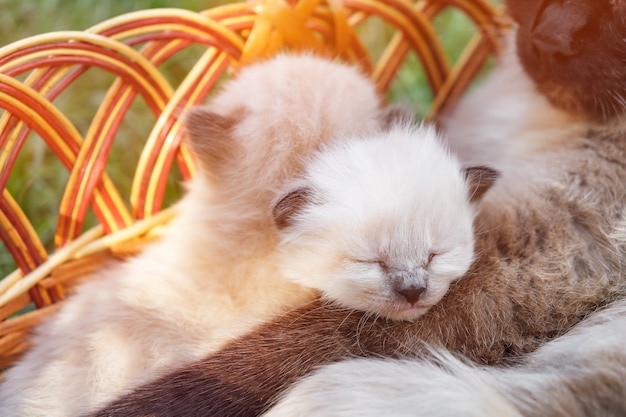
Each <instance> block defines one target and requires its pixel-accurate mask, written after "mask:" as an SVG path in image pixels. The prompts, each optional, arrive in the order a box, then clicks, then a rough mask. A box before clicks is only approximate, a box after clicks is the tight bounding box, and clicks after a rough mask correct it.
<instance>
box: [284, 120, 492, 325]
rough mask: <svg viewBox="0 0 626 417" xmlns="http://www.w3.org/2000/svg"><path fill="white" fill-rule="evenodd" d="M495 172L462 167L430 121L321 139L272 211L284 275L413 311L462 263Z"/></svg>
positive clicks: (360, 301) (463, 267)
mask: <svg viewBox="0 0 626 417" xmlns="http://www.w3.org/2000/svg"><path fill="white" fill-rule="evenodd" d="M495 178H496V173H495V172H494V171H493V170H491V169H489V168H485V167H472V168H468V169H467V170H465V171H464V172H463V170H462V169H461V167H460V165H459V163H458V161H457V160H456V158H455V157H453V156H452V155H451V154H450V153H449V152H448V151H447V150H446V149H445V148H444V147H443V146H442V144H441V140H440V139H439V138H438V137H437V135H436V133H435V131H434V129H432V128H428V127H409V126H401V125H397V126H395V127H392V128H391V130H390V131H388V132H384V133H381V134H379V135H378V136H374V137H372V138H365V139H363V140H354V139H346V140H344V141H341V142H339V143H337V144H333V145H332V146H329V147H326V148H325V149H323V150H322V151H320V152H318V153H317V155H315V157H314V158H313V160H312V161H311V162H310V163H309V164H308V165H307V167H306V171H305V174H304V175H303V178H302V179H300V180H299V181H298V182H297V183H296V184H294V185H293V188H292V189H291V190H290V191H289V192H288V193H286V194H285V195H283V196H282V197H281V198H280V199H279V201H278V202H277V204H276V207H275V210H274V213H275V216H276V219H277V224H278V225H279V226H280V227H281V228H282V231H283V241H282V243H281V245H280V248H279V249H280V254H281V255H282V267H283V269H284V271H285V274H286V276H287V277H288V278H290V279H292V280H294V281H295V282H298V283H300V284H302V285H303V286H306V287H311V288H315V289H318V290H321V291H322V292H323V293H324V295H325V296H326V297H327V298H329V299H331V300H335V301H336V302H337V303H338V304H340V305H343V306H345V307H348V308H353V309H358V310H364V311H369V312H373V313H376V314H378V315H381V316H385V317H389V318H394V319H399V320H411V319H416V318H418V317H419V316H421V315H423V314H424V313H425V312H426V311H427V310H428V309H429V308H430V307H432V306H433V305H434V304H436V303H437V302H438V301H439V300H440V299H441V298H442V297H443V295H444V294H445V293H446V292H447V290H448V287H449V286H450V284H451V283H452V282H453V281H455V280H456V279H458V278H460V277H461V276H462V275H463V274H464V273H465V272H467V270H468V268H469V266H470V264H471V263H472V261H473V258H474V235H473V226H472V224H473V220H474V214H475V210H474V206H473V203H475V202H476V201H478V200H479V199H480V197H482V195H483V194H484V192H485V191H487V189H488V188H489V187H490V186H491V185H492V184H493V182H494V180H495ZM470 200H471V201H470Z"/></svg>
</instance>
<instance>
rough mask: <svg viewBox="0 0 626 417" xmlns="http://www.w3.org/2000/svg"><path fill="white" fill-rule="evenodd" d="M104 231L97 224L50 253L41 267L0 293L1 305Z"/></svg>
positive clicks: (22, 291) (25, 289) (21, 292)
mask: <svg viewBox="0 0 626 417" xmlns="http://www.w3.org/2000/svg"><path fill="white" fill-rule="evenodd" d="M102 233H103V228H102V226H96V227H94V228H92V229H91V230H88V231H87V232H85V233H84V234H82V235H81V236H79V237H78V238H77V239H76V240H74V241H72V242H70V243H68V244H67V245H65V246H64V247H62V248H59V249H57V251H56V252H55V253H53V254H52V255H50V257H49V258H48V259H47V260H46V261H45V262H44V263H42V264H41V265H40V266H39V268H37V269H35V270H34V271H32V272H30V273H29V274H27V275H26V276H25V277H24V278H23V279H21V280H20V281H18V282H16V283H15V284H13V285H12V286H11V287H10V288H9V289H8V290H7V291H5V292H4V293H3V294H1V295H0V307H2V306H4V305H5V304H7V303H8V302H9V301H11V300H12V299H13V298H15V297H17V296H18V295H21V294H24V293H25V292H27V291H28V290H30V288H31V287H33V286H34V285H35V284H37V282H39V281H40V280H41V279H43V278H44V277H45V276H47V275H48V274H50V272H51V271H52V269H54V267H55V266H56V265H59V264H61V263H63V262H65V261H66V260H68V259H71V258H72V256H73V255H74V253H76V251H77V250H78V249H80V248H81V247H82V246H84V245H85V244H86V243H88V242H91V241H92V240H94V239H96V238H98V237H99V236H101V235H102Z"/></svg>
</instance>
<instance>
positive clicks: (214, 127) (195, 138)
mask: <svg viewBox="0 0 626 417" xmlns="http://www.w3.org/2000/svg"><path fill="white" fill-rule="evenodd" d="M239 120H240V118H239V117H235V116H222V115H219V114H217V113H214V112H212V111H210V110H209V109H208V108H206V107H202V106H197V107H193V108H191V109H190V110H189V112H188V113H187V115H186V117H185V127H186V129H187V140H186V143H187V144H188V145H189V147H190V148H191V150H192V152H193V153H194V154H195V155H196V157H197V161H198V163H199V164H200V165H201V166H202V167H203V168H204V169H205V170H207V171H209V172H216V171H218V170H219V169H220V168H222V167H223V166H224V165H225V164H229V163H230V162H231V161H233V159H235V158H236V157H237V155H236V153H237V152H236V144H235V143H234V141H233V140H232V139H231V138H232V129H233V127H234V126H235V125H236V124H237V122H238V121H239Z"/></svg>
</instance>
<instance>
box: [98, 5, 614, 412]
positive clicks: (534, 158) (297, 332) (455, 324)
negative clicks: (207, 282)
mask: <svg viewBox="0 0 626 417" xmlns="http://www.w3.org/2000/svg"><path fill="white" fill-rule="evenodd" d="M552 3H555V4H556V2H541V4H542V6H541V7H539V8H538V9H537V15H536V16H535V17H534V18H532V19H528V20H520V24H521V25H522V26H524V27H525V25H532V26H535V25H537V24H540V23H541V22H543V21H544V20H546V19H548V20H549V19H551V18H553V16H554V15H552V14H551V13H552V12H549V13H548V10H553V9H552V7H556V6H552ZM582 3H586V2H582ZM520 4H521V3H520ZM524 4H527V5H529V6H530V5H531V4H532V5H534V4H537V5H539V2H535V1H532V2H526V3H524ZM575 4H581V2H564V3H562V4H561V2H559V5H562V6H563V7H567V5H569V7H574V8H575V10H574V11H572V13H578V12H577V10H578V9H577V8H576V7H575V6H574V5H575ZM594 4H598V3H594ZM601 6H602V13H603V16H605V17H606V16H608V20H607V21H606V22H603V24H602V27H603V28H604V27H607V28H608V29H600V25H591V26H590V30H591V32H592V33H591V34H590V35H588V36H589V37H587V38H585V39H584V41H585V42H589V43H590V45H589V46H585V49H584V51H585V53H590V54H592V56H595V57H602V56H606V57H607V59H606V62H607V63H608V64H611V65H613V64H615V62H618V63H619V62H620V61H623V59H624V57H626V53H625V52H624V49H623V48H624V47H623V39H624V38H625V37H626V36H625V34H624V31H625V30H626V27H624V26H623V25H621V22H623V17H624V16H626V12H625V10H624V8H625V7H626V5H625V4H624V3H623V2H609V1H603V2H602V3H601ZM519 8H520V9H522V6H521V5H520V6H519ZM526 10H531V9H526ZM565 10H567V9H565ZM594 13H595V12H594ZM593 16H595V14H591V15H589V16H588V18H590V19H591V18H593ZM583 20H584V19H583ZM576 27H577V26H572V30H574V29H575V28H576ZM594 28H595V29H594ZM544 31H545V29H544ZM525 33H528V32H526V31H524V30H523V29H520V31H519V34H520V35H519V36H520V39H519V40H518V43H523V42H525V41H524V40H523V39H521V37H523V36H525ZM605 46H607V47H606V48H605ZM536 53H537V59H548V58H547V57H544V55H545V54H546V53H547V52H546V50H545V49H540V48H537V52H536ZM520 55H521V58H522V61H523V62H526V64H525V65H526V66H528V65H529V64H528V62H529V61H528V58H525V57H524V53H521V54H520ZM614 56H615V57H617V58H616V59H613V58H612V57H614ZM556 57H558V59H563V57H562V56H559V55H556ZM506 59H507V60H508V61H507V62H503V63H502V64H501V66H500V67H499V68H498V69H497V71H496V73H495V74H494V75H493V76H492V77H491V78H490V80H488V81H487V83H486V84H485V85H484V86H483V87H482V88H481V89H478V90H477V91H476V93H475V94H473V95H472V96H470V97H469V98H468V100H466V101H465V104H464V105H463V104H462V105H461V107H460V108H459V110H458V111H457V114H456V115H455V119H456V126H457V127H456V128H452V125H451V123H450V122H449V123H448V124H447V127H448V128H449V134H450V136H451V138H450V144H451V146H452V147H453V148H454V149H458V150H459V151H460V152H461V153H460V155H461V158H462V159H463V160H466V161H469V162H470V163H471V164H482V163H486V162H489V165H490V166H493V167H495V168H496V169H498V170H500V171H502V178H501V179H499V180H498V182H497V183H496V185H495V186H494V187H493V189H491V190H490V191H489V193H487V194H486V196H485V199H484V200H483V202H482V203H481V206H480V211H479V213H478V216H477V218H476V221H475V229H476V231H477V233H478V234H477V241H476V253H477V255H478V259H477V261H476V262H475V263H474V264H473V266H472V267H471V268H470V271H469V272H468V273H467V274H466V276H465V277H464V278H463V279H461V280H460V281H458V283H456V284H455V285H453V286H452V287H451V288H450V291H449V292H448V294H447V295H446V296H445V297H444V298H443V299H442V300H441V302H440V303H439V304H437V305H436V306H435V307H433V308H432V309H431V310H430V311H429V312H428V313H427V314H426V315H424V316H423V317H422V318H421V319H420V320H419V321H417V322H416V323H413V324H410V323H400V322H389V321H383V320H376V319H373V318H371V317H367V316H366V315H363V314H361V313H357V312H353V311H345V310H342V309H338V308H337V307H335V306H333V305H329V304H327V303H324V302H317V303H314V304H312V305H310V306H308V307H306V308H302V309H300V310H297V311H293V312H291V313H289V314H286V315H284V316H283V317H280V318H279V319H277V320H275V321H274V322H272V323H268V324H266V325H264V326H263V327H260V328H259V329H257V330H255V331H254V332H253V333H252V334H251V335H249V336H246V337H245V338H241V339H239V340H236V341H233V342H231V343H230V344H229V345H228V346H226V347H225V348H224V349H222V350H221V351H220V352H219V353H217V354H215V355H214V356H211V357H208V358H206V359H204V360H202V361H198V362H196V363H194V364H190V365H187V366H185V367H183V368H182V369H180V370H178V371H175V372H173V373H172V374H169V375H165V376H164V377H163V378H162V379H160V380H157V381H155V382H154V383H151V384H147V385H145V386H143V387H141V388H139V389H136V390H135V391H134V392H132V393H129V394H128V395H126V396H125V397H123V398H121V399H119V400H118V401H116V402H115V403H113V404H112V405H110V406H109V407H107V408H106V409H105V410H103V411H101V412H100V413H98V414H96V415H97V416H140V415H141V416H143V415H151V416H166V415H177V416H192V415H194V416H196V415H202V416H234V415H237V416H255V415H258V414H260V413H261V412H262V411H263V410H266V409H267V408H268V407H269V406H270V405H271V404H272V403H273V402H274V401H275V400H276V395H277V394H279V393H280V392H281V391H283V390H284V389H286V388H287V387H288V385H289V384H290V383H292V382H295V381H296V380H297V379H298V378H300V377H302V376H304V375H306V374H307V373H309V372H310V371H312V370H313V369H314V368H315V367H316V366H319V365H323V364H328V363H331V362H334V361H337V360H340V359H343V358H346V357H350V356H353V355H356V356H386V357H390V356H391V357H393V356H395V357H399V356H400V357H402V356H405V355H407V354H416V353H419V352H425V351H427V350H428V349H425V348H424V343H427V344H430V345H431V346H435V347H438V346H445V347H447V348H449V349H450V350H451V351H453V352H455V353H461V354H463V355H465V356H467V357H468V358H469V359H471V360H474V361H477V362H478V363H480V364H498V363H504V362H506V361H507V359H508V358H511V357H514V356H516V355H520V354H523V353H527V352H531V351H533V350H534V349H536V348H537V347H538V346H540V345H541V344H542V343H543V342H545V341H547V340H550V339H552V338H554V337H555V336H558V335H560V334H563V333H564V332H566V331H567V330H568V329H570V328H571V327H572V326H574V325H575V324H576V323H578V322H579V321H580V320H581V319H583V318H584V317H585V316H586V315H588V314H589V313H591V312H592V311H595V310H596V309H598V307H600V306H602V305H604V304H606V303H609V302H610V301H611V300H613V299H616V298H620V297H623V296H624V290H626V288H625V282H624V276H623V271H624V268H625V267H626V265H625V264H624V263H625V262H626V236H625V234H624V230H626V211H625V208H626V204H625V203H626V201H625V198H626V140H625V138H626V132H625V131H624V128H623V126H624V121H625V119H626V116H625V115H624V114H625V113H624V107H623V106H621V107H618V108H615V107H616V106H614V105H613V104H611V103H615V101H612V99H610V98H609V97H613V96H614V95H616V96H617V97H620V96H621V94H622V93H621V91H620V89H621V88H623V83H621V81H619V80H620V79H623V72H624V67H623V66H622V65H621V63H620V64H619V65H614V66H612V67H610V68H606V69H602V70H598V71H593V72H588V73H587V74H584V73H581V72H579V71H580V68H584V62H585V57H584V55H569V56H568V57H567V58H566V59H567V60H568V61H569V62H570V65H562V66H560V67H559V68H560V70H559V71H558V72H555V73H554V74H551V73H550V70H549V67H546V66H543V67H538V68H535V69H534V70H529V72H530V75H531V76H532V79H535V80H541V79H548V80H550V79H552V80H553V81H554V83H553V84H547V85H543V84H542V83H541V82H535V81H532V79H529V78H528V76H527V75H526V73H525V72H524V71H523V70H522V67H521V66H520V63H519V62H518V61H517V60H516V55H515V54H514V53H511V54H509V55H508V56H507V57H506ZM533 71H537V74H535V75H533ZM614 74H615V75H614ZM620 74H622V75H620ZM557 76H558V77H564V79H567V80H568V82H567V83H562V82H560V81H555V78H556V77H557ZM616 76H617V77H618V78H617V80H618V81H619V82H620V84H619V85H617V86H615V85H614V84H612V83H611V82H614V81H615V80H616V78H615V77H616ZM594 77H598V78H601V79H600V80H598V81H597V82H593V81H592V80H593V78H594ZM590 80H591V81H590ZM588 81H589V82H592V83H593V85H594V86H597V87H598V90H596V89H589V88H582V87H581V85H585V86H587V87H588V84H586V83H587V82H588ZM535 86H538V87H539V88H540V90H539V91H540V92H542V93H543V94H545V95H542V94H540V93H538V91H537V90H536V88H535ZM552 91H560V93H559V94H554V93H552ZM570 91H571V92H574V93H572V94H570V93H569V92H570ZM546 96H547V97H549V100H548V99H547V98H546ZM588 97H592V98H588ZM593 97H595V98H593ZM594 100H598V101H603V100H609V101H606V102H605V101H603V103H605V104H600V105H597V106H589V105H588V103H591V102H593V101H594ZM608 108H612V109H613V110H614V114H613V115H612V116H611V114H610V113H609V112H607V111H606V110H602V111H598V109H608ZM589 328H593V326H590V327H589ZM603 328H604V330H602V328H601V329H600V330H599V333H600V334H603V332H604V331H607V332H610V331H612V328H609V327H603ZM594 332H595V330H594ZM574 334H575V333H574ZM552 346H556V347H557V348H559V346H563V345H561V344H559V343H557V342H555V344H554V345H552ZM597 346H599V347H600V348H602V345H601V344H598V345H597ZM564 351H566V350H564ZM544 352H545V351H541V352H540V353H539V354H538V355H539V357H542V356H543V355H544ZM612 354H615V355H617V356H614V357H615V358H616V362H613V363H617V364H620V363H622V362H620V361H621V359H620V356H619V354H620V352H619V350H618V351H614V352H613V353H612ZM598 358H600V359H602V356H599V357H598ZM593 363H594V361H593V360H591V363H589V362H583V363H581V365H584V370H583V372H587V373H588V374H589V375H593V372H595V371H596V370H594V366H595V365H593ZM575 364H576V365H578V363H575ZM555 366H557V367H559V364H556V365H555ZM550 369H554V368H550ZM559 369H560V372H561V376H564V377H565V378H570V377H569V376H568V374H567V372H568V371H567V370H568V369H569V365H568V364H567V363H566V364H564V365H562V367H559ZM621 369H623V368H621ZM597 372H598V375H600V377H601V374H602V372H607V369H605V368H602V369H600V370H597ZM511 378H512V379H515V374H513V376H512V377H511ZM612 380H615V378H613V379H612ZM523 381H527V380H526V379H522V382H523ZM554 386H555V387H556V388H555V389H556V390H558V386H559V383H557V384H555V385H554ZM578 386H582V385H581V384H579V385H578ZM512 387H515V386H514V385H512ZM529 390H531V391H532V392H534V393H541V379H540V380H539V382H537V385H534V387H531V388H529ZM492 392H493V391H492ZM529 392H530V391H529ZM572 392H576V388H574V391H572ZM488 394H489V393H488ZM587 394H588V393H587ZM548 396H549V395H548V394H547V395H546V398H545V400H546V401H548V399H547V397H548ZM563 398H571V396H569V397H567V395H566V396H564V397H563ZM586 398H588V397H586ZM561 400H562V399H559V401H558V402H556V404H561ZM507 401H508V400H506V399H503V400H502V404H501V405H497V407H499V408H497V410H509V411H510V410H513V411H511V413H512V415H516V413H518V415H519V413H520V412H521V411H519V410H516V409H515V408H512V407H509V406H508V405H507ZM580 405H582V406H584V404H580ZM583 409H584V408H583ZM428 411H432V408H431V409H430V410H428ZM539 414H540V413H539ZM496 415H497V414H496ZM557 415H559V414H557ZM560 415H567V414H560Z"/></svg>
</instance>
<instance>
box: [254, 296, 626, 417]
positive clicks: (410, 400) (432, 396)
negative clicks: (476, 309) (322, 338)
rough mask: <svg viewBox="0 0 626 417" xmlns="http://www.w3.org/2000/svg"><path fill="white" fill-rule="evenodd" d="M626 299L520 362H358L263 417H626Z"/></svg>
mask: <svg viewBox="0 0 626 417" xmlns="http://www.w3.org/2000/svg"><path fill="white" fill-rule="evenodd" d="M624 328H626V301H624V300H623V301H619V302H616V303H614V304H613V305H612V306H610V307H609V308H607V309H606V310H604V311H602V312H599V313H596V314H595V315H593V316H591V317H590V318H588V319H586V320H584V321H582V322H581V323H580V324H579V325H578V326H576V327H574V329H572V330H571V331H570V332H569V333H568V334H567V335H565V336H562V337H560V338H557V339H555V340H553V341H551V342H549V343H547V344H546V345H544V346H543V347H541V348H540V349H539V350H537V351H536V352H535V353H533V354H532V355H531V356H529V357H528V358H526V359H525V360H524V361H523V362H522V363H521V364H519V365H517V366H515V367H510V368H495V367H479V366H477V365H472V364H470V363H468V362H464V361H461V360H459V359H457V358H455V357H454V356H453V355H452V354H450V353H448V352H446V351H438V352H433V356H432V358H430V359H412V360H409V359H406V360H392V359H386V360H385V359H352V360H346V361H343V362H338V363H335V364H332V365H328V366H326V367H323V368H320V369H319V370H318V371H317V372H315V373H314V374H312V375H310V376H308V377H306V378H305V379H303V380H302V381H300V382H299V383H298V384H296V385H295V386H294V387H293V388H291V390H290V391H289V392H288V393H287V394H286V395H285V396H284V397H283V398H282V399H281V401H279V402H278V404H277V405H276V406H274V407H273V408H272V409H271V410H270V411H269V412H267V413H266V414H264V417H290V416H299V417H328V416H333V417H368V416H372V417H374V416H389V417H410V416H411V417H415V416H435V417H452V416H455V417H457V416H458V417H521V416H525V417H585V416H604V417H620V416H623V415H624V412H626V397H625V396H624V395H623V393H624V390H625V389H626V382H625V380H624V377H625V376H626V354H624V351H623V347H624V346H625V344H626V332H624Z"/></svg>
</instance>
